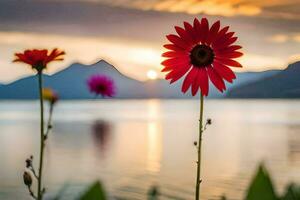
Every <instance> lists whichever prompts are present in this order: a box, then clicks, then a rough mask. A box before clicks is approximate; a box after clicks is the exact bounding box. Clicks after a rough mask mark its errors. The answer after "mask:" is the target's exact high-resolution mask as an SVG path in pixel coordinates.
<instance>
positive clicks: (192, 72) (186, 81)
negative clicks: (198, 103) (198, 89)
mask: <svg viewBox="0 0 300 200" xmlns="http://www.w3.org/2000/svg"><path fill="white" fill-rule="evenodd" d="M197 71H198V68H196V67H192V69H191V70H190V72H189V73H188V74H187V75H186V77H185V79H184V81H183V84H182V88H181V91H182V92H183V93H186V91H187V90H188V89H189V87H190V86H191V85H192V84H193V82H194V80H195V78H196V76H197Z"/></svg>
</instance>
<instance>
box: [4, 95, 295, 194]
mask: <svg viewBox="0 0 300 200" xmlns="http://www.w3.org/2000/svg"><path fill="white" fill-rule="evenodd" d="M198 104H199V102H198V101H195V100H124V101H119V100H113V101H74V102H71V101H67V102H61V103H59V104H58V105H57V107H56V110H55V114H54V129H53V132H52V133H51V135H50V137H49V139H48V143H47V147H46V150H45V157H46V160H45V162H46V164H45V166H46V167H45V173H44V174H45V183H46V186H47V189H48V193H50V194H51V193H52V194H54V193H55V192H57V190H58V189H59V188H60V187H62V186H63V185H64V184H65V183H68V185H69V187H68V189H67V192H66V193H67V194H66V195H67V198H66V199H70V198H71V196H74V195H75V196H76V194H78V193H80V192H81V191H82V190H84V189H85V187H86V186H87V185H88V184H89V183H91V182H92V181H94V180H98V179H99V180H101V181H102V182H103V183H104V185H105V188H106V190H108V191H109V192H110V193H111V194H113V195H114V196H117V197H122V198H123V199H130V200H135V199H140V200H144V199H146V193H147V190H148V189H149V187H151V186H152V185H157V186H159V188H160V190H161V192H162V194H163V195H164V196H163V197H162V199H193V191H194V182H195V180H194V177H195V171H196V168H195V167H196V163H195V161H196V148H195V147H194V146H193V141H194V140H196V139H197V133H198V132H197V127H198V121H197V119H198V109H199V105H198ZM38 112H39V107H38V102H36V101H32V102H31V101H29V102H5V101H4V102H0V180H1V182H0V199H3V200H6V199H9V200H15V199H16V200H17V199H18V200H20V199H22V200H23V199H24V200H27V199H30V198H28V194H27V191H26V189H25V188H24V186H23V183H22V173H23V170H24V160H25V159H26V157H28V156H29V155H31V154H32V153H34V155H38V148H39V139H40V138H39V126H38V124H39V118H38V117H39V115H38ZM205 116H206V117H210V118H212V119H213V124H212V125H211V126H210V127H208V129H207V131H206V132H205V135H204V143H203V167H202V172H203V185H202V194H201V195H202V199H218V197H219V196H221V195H222V194H226V195H227V196H228V197H229V198H230V199H232V200H235V199H242V197H243V193H244V190H245V187H246V186H247V184H248V183H249V181H250V180H251V176H252V175H253V173H254V171H255V169H256V167H257V165H258V164H259V163H260V162H264V163H265V165H266V166H267V168H268V169H269V170H270V172H271V174H272V176H273V179H274V181H275V185H276V188H277V190H279V191H282V190H283V188H284V187H285V186H286V184H287V183H288V182H290V181H294V182H298V183H300V101H290V100H285V101H283V100H208V101H206V102H205ZM36 161H37V159H36ZM35 164H37V163H35Z"/></svg>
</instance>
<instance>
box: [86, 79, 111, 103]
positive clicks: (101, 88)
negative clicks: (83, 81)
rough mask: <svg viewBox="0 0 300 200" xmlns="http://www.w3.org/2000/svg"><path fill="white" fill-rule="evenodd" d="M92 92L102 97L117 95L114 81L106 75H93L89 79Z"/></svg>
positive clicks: (88, 82)
mask: <svg viewBox="0 0 300 200" xmlns="http://www.w3.org/2000/svg"><path fill="white" fill-rule="evenodd" d="M87 84H88V87H89V89H90V92H91V93H95V94H96V95H101V96H102V97H113V96H114V95H115V83H114V81H113V80H112V79H111V78H110V77H108V76H105V75H101V74H97V75H92V76H91V77H90V78H89V79H88V81H87Z"/></svg>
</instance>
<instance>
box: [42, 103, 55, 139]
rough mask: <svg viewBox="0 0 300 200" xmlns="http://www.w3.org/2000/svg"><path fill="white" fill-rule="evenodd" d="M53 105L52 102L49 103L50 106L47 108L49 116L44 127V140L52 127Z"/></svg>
mask: <svg viewBox="0 0 300 200" xmlns="http://www.w3.org/2000/svg"><path fill="white" fill-rule="evenodd" d="M53 107H54V104H53V103H50V108H49V118H48V123H47V129H46V133H45V136H44V138H45V140H46V139H47V138H48V134H49V132H50V130H51V129H52V113H53Z"/></svg>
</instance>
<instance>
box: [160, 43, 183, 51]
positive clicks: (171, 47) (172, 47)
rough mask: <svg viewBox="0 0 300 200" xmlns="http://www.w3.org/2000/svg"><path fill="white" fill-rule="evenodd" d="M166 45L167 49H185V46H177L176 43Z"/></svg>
mask: <svg viewBox="0 0 300 200" xmlns="http://www.w3.org/2000/svg"><path fill="white" fill-rule="evenodd" d="M164 47H165V48H166V49H169V50H173V51H184V49H183V48H181V47H179V46H176V45H175V44H165V45H164Z"/></svg>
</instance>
